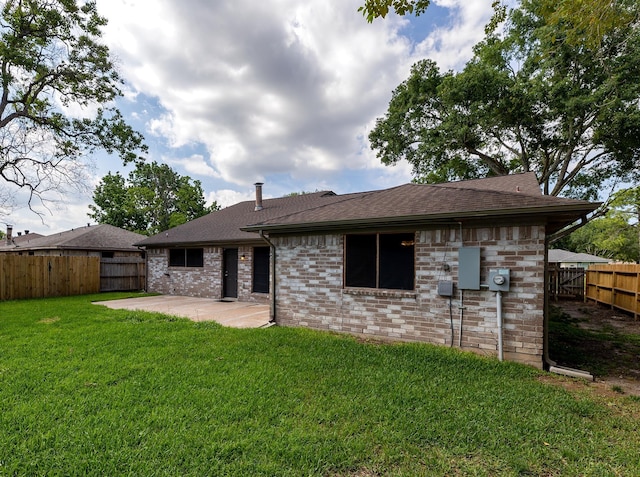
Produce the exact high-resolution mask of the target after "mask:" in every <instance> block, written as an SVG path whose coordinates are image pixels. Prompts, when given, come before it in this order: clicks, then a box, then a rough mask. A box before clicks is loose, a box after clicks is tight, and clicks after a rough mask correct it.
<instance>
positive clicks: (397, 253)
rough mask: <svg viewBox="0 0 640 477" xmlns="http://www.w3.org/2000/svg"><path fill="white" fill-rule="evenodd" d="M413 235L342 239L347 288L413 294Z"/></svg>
mask: <svg viewBox="0 0 640 477" xmlns="http://www.w3.org/2000/svg"><path fill="white" fill-rule="evenodd" d="M414 244H415V234H413V233H402V234H366V235H347V236H346V237H345V280H344V284H345V286H348V287H364V288H387V289H392V290H413V287H414V275H415V265H414V247H415V245H414Z"/></svg>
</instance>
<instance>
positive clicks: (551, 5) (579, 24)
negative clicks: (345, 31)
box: [358, 0, 638, 46]
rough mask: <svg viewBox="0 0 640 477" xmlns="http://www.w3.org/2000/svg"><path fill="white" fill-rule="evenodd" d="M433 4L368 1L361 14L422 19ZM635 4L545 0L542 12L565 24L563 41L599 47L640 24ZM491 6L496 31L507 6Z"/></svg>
mask: <svg viewBox="0 0 640 477" xmlns="http://www.w3.org/2000/svg"><path fill="white" fill-rule="evenodd" d="M430 3H431V1H430V0H365V2H364V5H362V6H361V7H360V8H358V11H359V12H362V14H363V15H364V16H365V18H366V19H367V21H368V22H369V23H371V22H373V20H375V19H376V18H385V17H386V16H387V15H388V14H389V12H392V11H393V12H395V13H396V14H398V15H415V16H420V15H421V14H423V13H424V12H425V11H426V10H427V7H429V4H430ZM505 3H506V2H505ZM635 3H637V0H607V1H603V0H542V1H541V2H540V8H541V10H542V13H543V14H544V16H545V17H546V18H547V20H548V22H549V23H550V24H554V25H558V24H563V29H564V32H565V35H564V38H563V40H564V41H567V42H569V43H571V44H573V45H580V44H586V45H588V46H596V45H599V44H600V43H601V42H602V40H603V38H604V37H606V36H607V35H608V34H609V33H610V32H611V31H612V30H614V29H615V28H617V27H618V26H620V25H621V24H624V23H629V22H633V21H636V22H637V21H638V11H637V9H635V8H634V4H635ZM492 5H493V8H494V10H495V12H496V15H495V17H494V18H493V20H492V21H491V22H490V24H489V25H488V27H489V29H490V30H492V31H493V30H495V28H496V27H497V23H498V22H499V21H501V20H502V19H503V18H504V12H505V9H506V6H505V4H504V3H502V2H501V1H500V0H494V2H493V4H492ZM567 19H570V21H569V22H567V21H566V20H567Z"/></svg>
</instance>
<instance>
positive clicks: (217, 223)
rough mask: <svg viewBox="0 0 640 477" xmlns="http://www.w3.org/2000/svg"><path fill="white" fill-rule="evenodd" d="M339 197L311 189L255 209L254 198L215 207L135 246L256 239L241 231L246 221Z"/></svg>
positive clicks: (309, 207) (327, 201)
mask: <svg viewBox="0 0 640 477" xmlns="http://www.w3.org/2000/svg"><path fill="white" fill-rule="evenodd" d="M336 200H342V199H341V196H337V195H335V194H334V193H333V192H331V191H322V192H314V193H312V194H301V195H294V196H289V197H280V198H278V199H265V200H263V202H262V206H263V208H262V210H255V205H256V203H255V201H253V200H248V201H245V202H240V203H239V204H236V205H232V206H230V207H226V208H224V209H221V210H216V211H214V212H211V213H210V214H207V215H205V216H203V217H199V218H197V219H195V220H192V221H190V222H187V223H186V224H182V225H179V226H177V227H174V228H172V229H169V230H167V231H165V232H160V233H159V234H157V235H153V236H152V237H148V238H146V239H144V240H142V241H140V242H138V243H137V245H140V246H144V247H154V246H165V245H188V244H193V245H196V244H213V243H237V242H255V241H257V240H261V239H260V238H259V237H258V236H257V235H256V234H255V233H251V232H244V231H242V230H240V228H241V227H244V226H246V225H248V224H253V223H256V222H261V221H267V220H270V219H273V218H276V217H284V216H287V215H290V214H293V213H295V212H299V211H301V210H309V209H313V208H315V207H319V206H322V205H324V204H328V203H332V202H335V201H336Z"/></svg>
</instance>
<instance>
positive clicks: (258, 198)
mask: <svg viewBox="0 0 640 477" xmlns="http://www.w3.org/2000/svg"><path fill="white" fill-rule="evenodd" d="M254 185H255V186H256V208H255V210H256V211H258V210H262V208H263V207H262V186H263V183H262V182H256V183H255V184H254Z"/></svg>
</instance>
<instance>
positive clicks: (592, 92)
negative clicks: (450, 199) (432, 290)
mask: <svg viewBox="0 0 640 477" xmlns="http://www.w3.org/2000/svg"><path fill="white" fill-rule="evenodd" d="M625 5H626V7H625V8H627V9H628V10H629V11H630V12H632V13H633V14H631V13H630V14H629V15H628V17H625V18H626V20H625V21H621V22H616V23H612V24H610V25H609V28H608V30H607V35H605V36H603V37H602V38H601V41H599V42H594V43H589V42H578V44H576V43H575V41H571V42H569V41H565V40H566V39H567V31H574V28H577V27H576V25H575V24H574V23H573V19H572V18H571V16H565V17H563V18H562V21H558V18H557V15H556V13H555V11H554V15H555V16H554V17H553V18H551V17H550V13H551V10H549V8H548V7H549V2H548V0H524V1H522V2H521V3H520V6H519V7H518V8H516V9H513V10H511V11H510V12H509V15H508V21H507V23H506V25H505V31H504V32H503V33H502V34H500V35H498V34H496V33H493V32H491V31H490V32H489V33H488V34H487V37H486V38H485V39H484V41H482V42H481V43H480V44H478V45H477V46H476V47H475V50H474V56H473V58H472V60H471V61H469V62H468V63H467V65H466V66H465V68H464V69H463V70H462V71H460V72H452V71H445V72H443V71H441V70H440V69H439V68H438V66H437V65H436V64H435V63H434V62H432V61H430V60H423V61H420V62H419V63H417V64H416V65H414V67H413V68H412V70H411V74H410V77H409V78H408V79H407V80H406V81H405V82H403V83H402V84H401V85H400V86H399V87H398V88H397V89H396V90H395V91H394V93H393V96H392V99H391V102H390V104H389V109H388V111H387V114H386V115H385V116H384V117H383V118H380V119H379V120H378V121H377V124H376V126H375V128H374V129H373V131H372V132H371V134H370V136H369V138H370V141H371V144H372V147H373V148H374V149H375V150H376V151H377V154H378V157H379V158H380V159H381V160H382V162H383V163H385V164H395V163H397V162H398V161H401V160H407V161H409V162H410V163H411V165H412V166H413V171H414V174H415V177H416V179H417V180H418V181H423V182H440V181H446V180H453V179H467V178H474V177H482V176H486V175H502V174H509V173H513V172H524V171H534V172H535V173H536V174H537V177H538V180H539V182H540V184H541V185H542V186H543V190H544V193H546V194H553V195H564V196H572V197H580V198H586V199H593V198H596V197H597V196H598V194H599V192H601V191H603V190H605V189H606V187H607V185H611V184H612V183H615V181H621V180H630V178H631V175H632V174H633V173H634V172H635V171H637V170H638V168H639V167H640V159H639V151H640V108H639V101H640V82H638V81H637V78H638V77H639V74H640V34H639V30H640V28H639V25H638V22H637V21H631V20H629V19H631V18H637V16H634V15H635V14H636V13H637V11H638V10H639V9H640V6H638V5H637V2H628V3H625ZM573 39H574V40H575V37H574V38H573Z"/></svg>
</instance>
